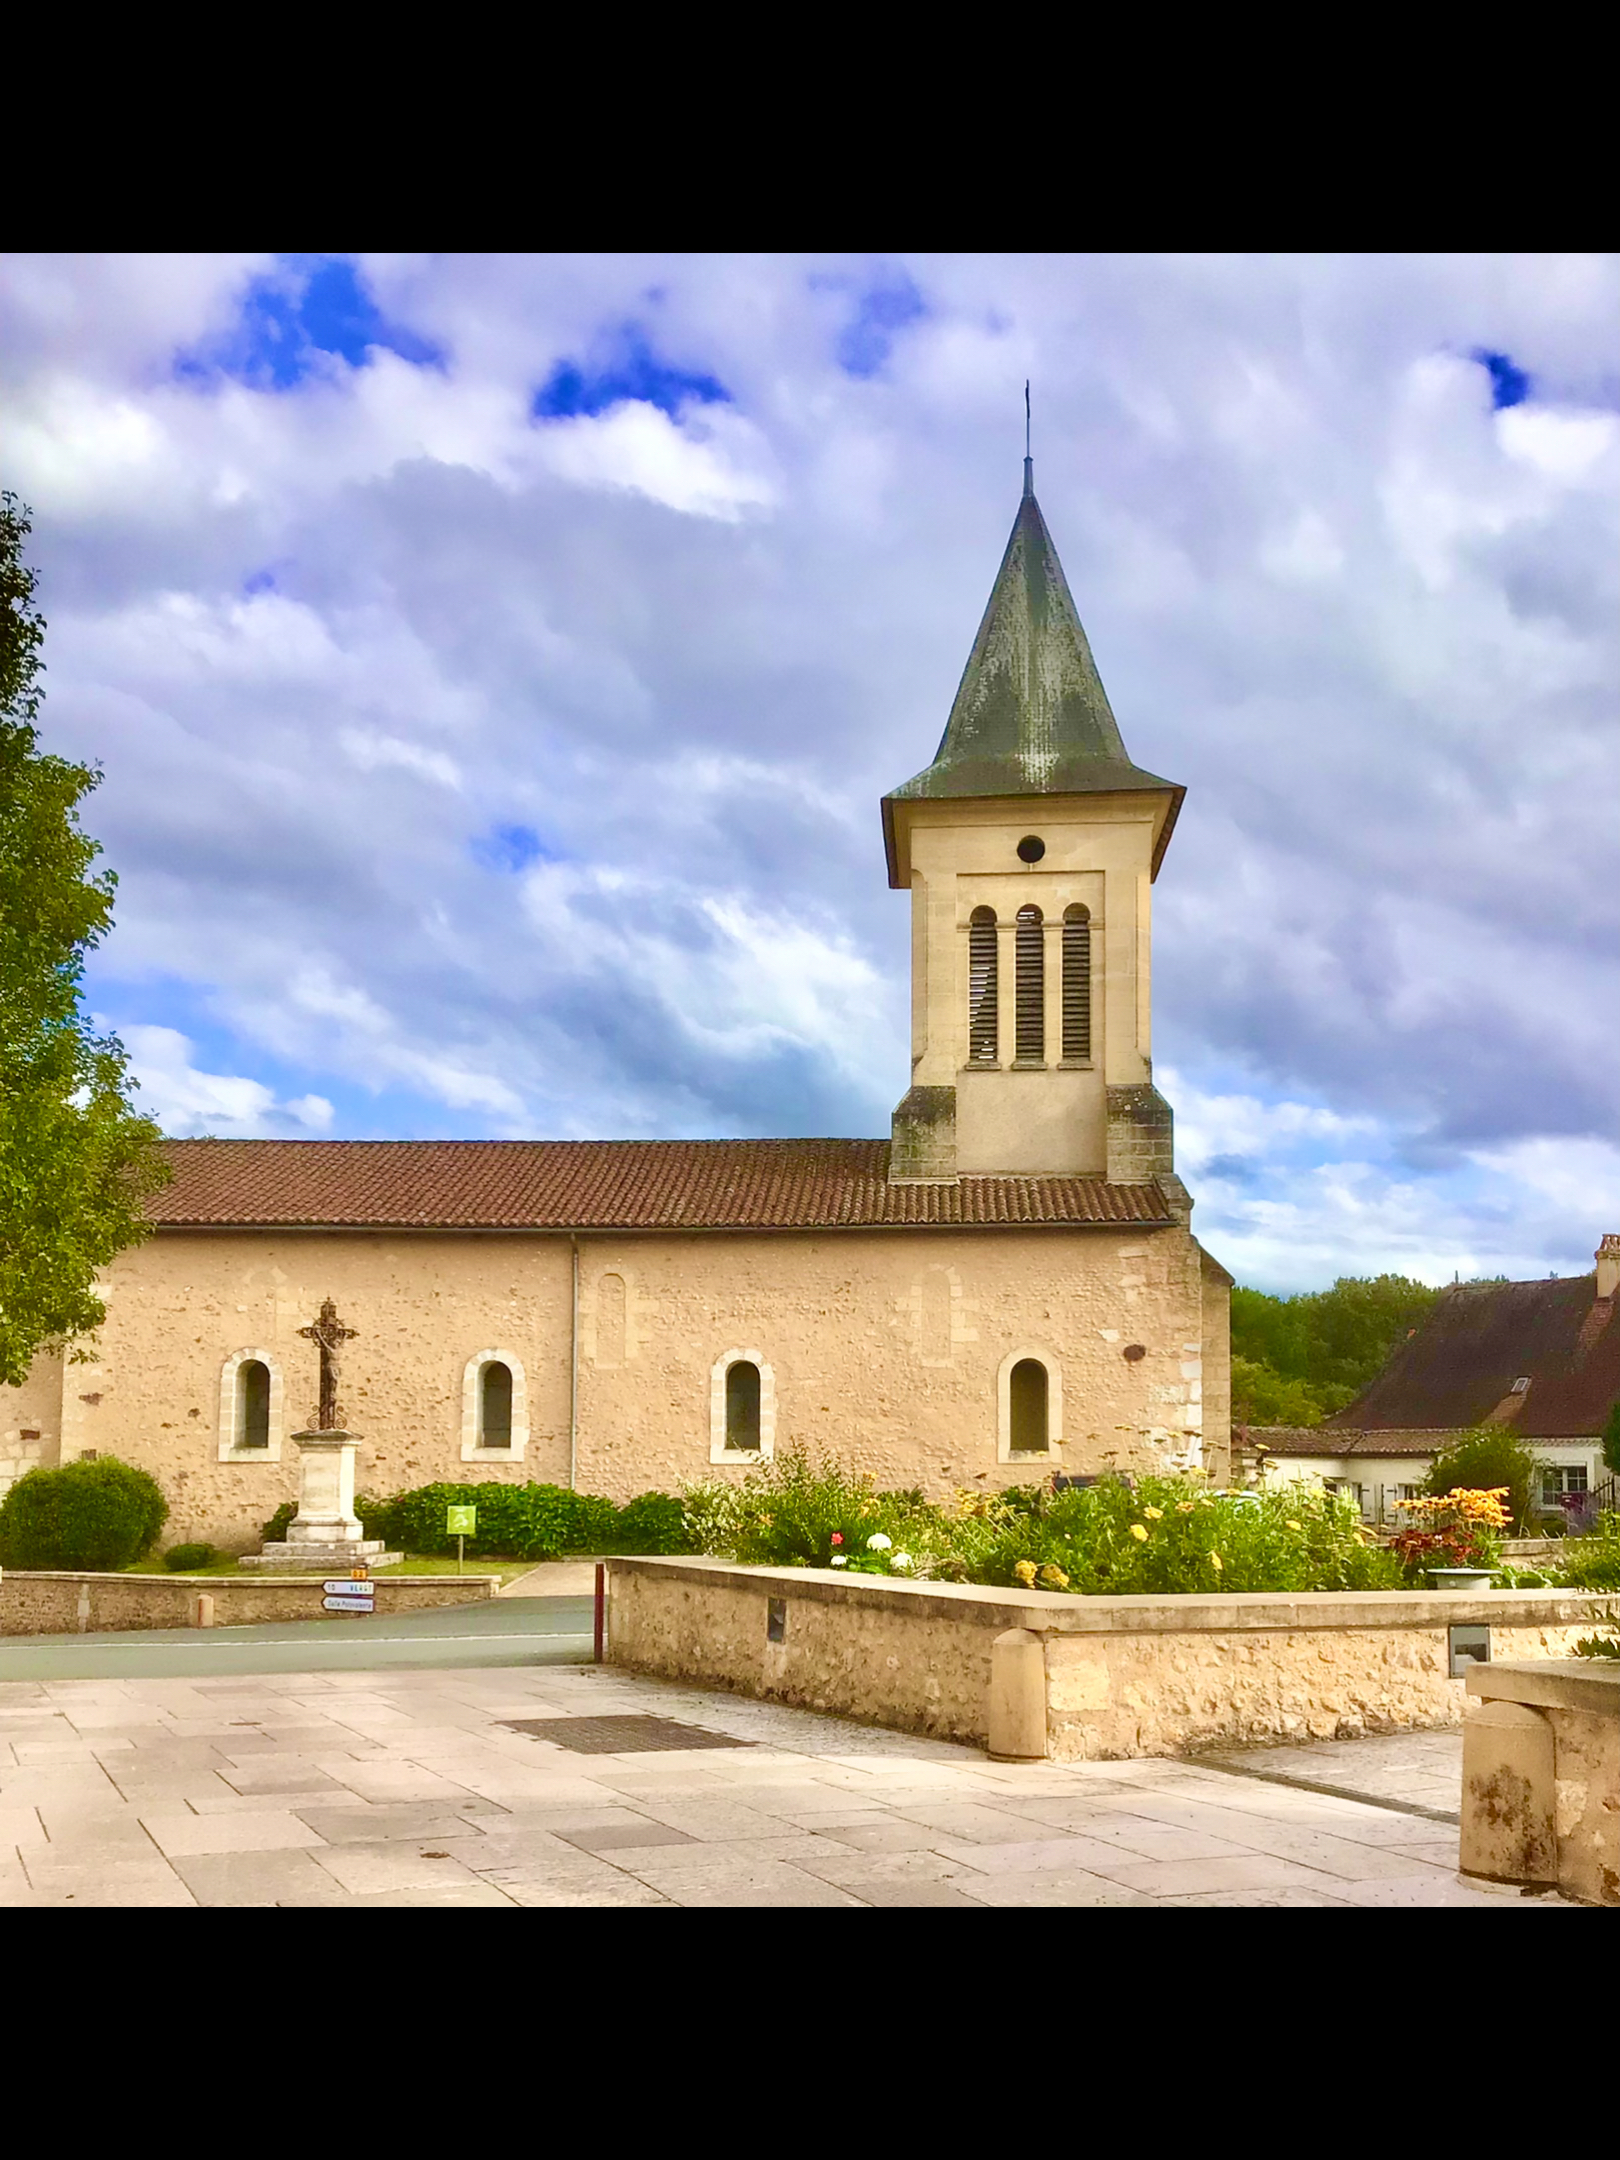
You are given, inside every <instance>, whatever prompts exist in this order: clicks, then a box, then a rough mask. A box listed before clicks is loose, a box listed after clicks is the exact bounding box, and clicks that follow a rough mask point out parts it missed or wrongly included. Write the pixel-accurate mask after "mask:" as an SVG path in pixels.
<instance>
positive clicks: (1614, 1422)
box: [1603, 1402, 1620, 1477]
mask: <svg viewBox="0 0 1620 2160" xmlns="http://www.w3.org/2000/svg"><path fill="white" fill-rule="evenodd" d="M1603 1463H1604V1467H1605V1469H1608V1470H1612V1471H1613V1472H1614V1473H1615V1475H1616V1476H1617V1477H1620V1402H1614V1403H1611V1404H1610V1406H1609V1418H1608V1423H1607V1424H1606V1425H1605V1426H1604V1428H1603Z"/></svg>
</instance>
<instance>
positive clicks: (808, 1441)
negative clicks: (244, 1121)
mask: <svg viewBox="0 0 1620 2160" xmlns="http://www.w3.org/2000/svg"><path fill="white" fill-rule="evenodd" d="M1182 794H1183V790H1182V789H1181V788H1180V787H1178V786H1176V785H1174V784H1173V783H1172V782H1170V781H1168V780H1161V779H1160V778H1158V777H1157V776H1156V775H1155V774H1153V773H1151V772H1146V771H1144V770H1143V769H1142V768H1141V767H1140V766H1137V765H1135V764H1133V763H1132V762H1131V759H1130V758H1129V756H1128V755H1127V753H1126V750H1125V746H1124V743H1123V741H1122V740H1121V737H1120V732H1119V728H1118V726H1117V724H1116V723H1115V720H1114V715H1113V713H1112V711H1111V710H1110V708H1109V704H1108V699H1107V697H1106V695H1105V693H1104V690H1103V686H1102V683H1101V681H1100V680H1099V678H1098V675H1097V670H1096V666H1095V664H1094V662H1093V660H1092V656H1091V650H1090V647H1089V646H1088V644H1087V642H1086V636H1085V632H1084V631H1083V630H1082V628H1081V626H1080V621H1079V617H1078V615H1077V614H1076V612H1075V606H1074V602H1073V600H1072V599H1071V597H1070V594H1069V588H1068V585H1067V582H1066V581H1065V579H1064V575H1063V570H1062V567H1061V565H1060V564H1059V562H1058V558H1057V553H1056V550H1055V549H1054V547H1053V545H1052V539H1051V535H1050V534H1049V533H1048V531H1047V528H1046V523H1045V520H1044V519H1043V518H1042V516H1041V512H1040V509H1039V506H1038V505H1037V503H1036V500H1035V495H1034V491H1033V486H1032V480H1031V469H1030V466H1029V463H1028V461H1027V460H1026V462H1025V469H1024V495H1023V500H1022V501H1021V503H1020V504H1019V507H1018V514H1017V516H1016V518H1015V519H1014V522H1013V528H1012V535H1011V537H1010V539H1009V540H1008V543H1007V549H1006V553H1005V555H1004V556H1003V558H1002V563H1001V568H1000V571H999V573H998V575H997V578H996V582H995V587H994V590H993V591H992V593H991V595H990V603H989V606H988V607H987V608H986V610H985V614H984V619H983V621H982V622H981V624H980V626H979V633H978V636H977V638H976V640H975V641H974V645H973V650H972V652H971V654H970V656H969V658H968V663H967V668H966V671H965V672H964V674H963V677H962V682H961V687H960V688H959V689H958V691H957V694H956V701H955V703H954V705H953V706H952V708H951V713H950V718H949V721H948V723H947V725H946V728H945V733H944V736H943V739H942V740H941V742H940V745H939V749H938V752H937V754H936V755H935V758H934V761H933V763H932V764H931V765H929V766H928V767H927V769H926V770H925V771H923V772H921V773H919V774H918V775H917V776H916V778H915V779H912V780H908V781H907V782H906V783H905V784H904V785H903V786H900V787H897V788H895V789H894V791H893V792H892V793H891V794H889V795H887V796H886V797H885V798H884V800H883V806H882V807H883V838H884V847H885V851H886V855H887V861H888V875H889V883H890V885H891V886H892V887H893V888H894V889H895V890H896V891H898V892H904V893H908V894H909V895H910V900H911V925H912V939H911V955H912V958H911V1013H912V1058H911V1066H912V1069H911V1084H910V1087H909V1088H908V1089H907V1091H906V1093H905V1095H904V1098H903V1099H902V1101H901V1102H900V1104H899V1106H898V1108H897V1109H896V1110H895V1113H894V1119H893V1128H892V1134H891V1137H890V1138H889V1139H887V1140H877V1139H874V1140H814V1139H810V1140H652V1141H644V1140H600V1141H595V1140H591V1141H547V1140H542V1141H507V1140H453V1141H408V1140H392V1141H373V1140H180V1141H173V1142H170V1143H168V1153H169V1156H170V1159H171V1161H172V1163H173V1166H174V1179H173V1182H172V1184H170V1185H169V1186H168V1188H167V1189H166V1190H165V1191H164V1192H163V1193H161V1194H160V1195H159V1196H158V1197H157V1199H156V1201H155V1202H154V1203H153V1210H152V1212H153V1217H154V1222H155V1235H154V1236H153V1237H152V1238H151V1239H150V1240H148V1241H147V1242H146V1243H145V1244H143V1245H141V1246H139V1247H136V1248H135V1249H133V1250H131V1251H129V1252H127V1253H125V1254H123V1255H122V1256H121V1257H120V1258H119V1259H118V1260H117V1261H116V1262H115V1263H114V1264H113V1265H112V1266H111V1267H110V1268H109V1269H108V1270H107V1271H106V1276H105V1280H104V1282H103V1284H102V1286H101V1287H102V1292H103V1295H104V1296H105V1298H106V1303H107V1317H106V1321H105V1323H104V1325H103V1326H102V1328H101V1330H100V1332H99V1335H98V1336H97V1337H96V1339H95V1341H94V1342H93V1343H92V1344H90V1345H88V1346H87V1347H88V1348H89V1349H90V1351H91V1354H92V1361H91V1362H88V1363H75V1362H73V1361H72V1360H71V1359H68V1360H64V1359H61V1358H41V1359H40V1360H39V1361H38V1362H37V1364H36V1366H35V1368H34V1370H33V1372H32V1373H31V1374H30V1376H29V1378H28V1380H27V1381H26V1383H25V1384H24V1385H23V1386H22V1387H20V1388H15V1389H0V1485H3V1484H4V1483H5V1482H8V1481H9V1479H10V1478H12V1477H15V1476H16V1475H17V1474H18V1473H19V1472H20V1471H21V1470H23V1469H25V1468H27V1467H28V1466H30V1465H31V1464H32V1463H36V1462H42V1463H56V1462H70V1461H74V1460H76V1459H79V1458H82V1457H85V1456H89V1455H97V1454H110V1455H116V1456H119V1457H121V1458H122V1459H123V1460H125V1461H127V1462H133V1463H139V1464H141V1465H143V1466H144V1467H145V1468H147V1469H149V1470H150V1471H151V1472H152V1473H153V1474H154V1475H155V1476H156V1477H157V1479H158V1480H159V1482H160V1483H161V1484H162V1486H163V1487H164V1490H165V1491H166V1493H167V1494H168V1497H169V1502H170V1508H171V1515H170V1521H169V1526H168V1536H169V1537H170V1538H171V1539H175V1538H194V1537H202V1538H209V1539H211V1540H213V1541H214V1542H216V1543H218V1544H221V1545H225V1546H228V1547H233V1548H239V1549H244V1548H248V1547H252V1546H256V1544H257V1542H258V1532H259V1526H260V1525H261V1524H262V1523H263V1522H264V1521H265V1519H266V1518H267V1517H268V1516H269V1515H270V1514H271V1513H272V1512H273V1510H274V1509H275V1508H276V1507H277V1505H278V1504H279V1503H280V1502H281V1501H282V1500H284V1499H291V1498H294V1497H295V1496H296V1493H297V1483H298V1450H297V1448H296V1447H295V1446H294V1445H293V1444H292V1435H293V1434H294V1433H295V1432H297V1431H299V1430H300V1429H301V1428H302V1427H304V1426H305V1425H306V1424H308V1423H309V1422H310V1421H311V1417H312V1412H313V1409H314V1402H315V1390H316V1360H315V1352H314V1350H313V1348H312V1346H311V1344H310V1342H309V1340H308V1339H307V1338H306V1337H304V1336H302V1335H301V1334H300V1330H301V1329H305V1328H307V1327H308V1326H309V1324H310V1323H311V1322H312V1321H313V1320H314V1318H315V1316H316V1313H317V1311H318V1309H319V1308H320V1306H321V1304H322V1301H323V1300H324V1299H327V1298H331V1299H333V1300H334V1301H335V1303H336V1306H337V1309H338V1312H339V1314H340V1315H341V1318H342V1320H343V1321H344V1322H345V1323H347V1325H348V1326H349V1327H351V1328H352V1329H353V1330H354V1331H355V1332H354V1337H353V1340H352V1341H350V1342H349V1343H348V1344H347V1347H346V1350H345V1354H344V1360H343V1397H344V1400H343V1404H342V1409H343V1412H344V1422H345V1423H346V1424H347V1425H348V1426H349V1427H350V1428H351V1429H352V1430H353V1431H354V1432H356V1433H357V1434H358V1435H359V1436H360V1460H359V1476H360V1484H361V1486H362V1489H364V1490H366V1491H370V1492H374V1493H387V1492H393V1491H398V1490H400V1489H401V1488H403V1487H407V1486H413V1485H420V1484H425V1483H427V1482H429V1481H430V1480H436V1479H455V1480H473V1481H476V1480H479V1479H508V1480H520V1481H521V1480H530V1479H533V1480H542V1481H549V1482H554V1483H558V1484H574V1485H577V1486H578V1487H580V1488H581V1489H582V1490H586V1491H590V1492H599V1493H606V1494H609V1495H611V1496H613V1497H614V1498H616V1499H621V1500H622V1499H626V1498H628V1497H629V1496H631V1495H632V1494H634V1493H638V1492H643V1491H646V1490H648V1489H650V1488H654V1487H658V1488H662V1489H664V1490H666V1491H667V1490H674V1489H677V1488H679V1487H680V1486H681V1485H682V1484H684V1483H687V1482H689V1481H691V1480H693V1479H696V1478H700V1477H741V1476H743V1475H744V1474H745V1473H746V1472H747V1470H748V1469H749V1468H750V1467H751V1466H753V1465H755V1464H757V1463H760V1462H761V1461H764V1460H766V1459H768V1458H769V1457H770V1456H771V1455H772V1454H773V1453H775V1452H778V1451H781V1450H783V1449H786V1448H788V1447H793V1446H800V1445H803V1446H805V1447H807V1448H808V1449H810V1450H811V1452H812V1453H819V1452H830V1453H836V1454H837V1455H839V1456H841V1457H843V1458H845V1459H846V1460H848V1461H849V1462H850V1463H852V1464H854V1465H857V1466H859V1467H860V1468H863V1469H866V1470H870V1471H871V1472H873V1473H874V1474H875V1475H876V1477H877V1478H878V1480H879V1482H880V1483H881V1484H883V1485H887V1486H921V1487H923V1488H924V1489H925V1490H927V1491H929V1492H930V1493H932V1494H935V1495H939V1494H943V1493H947V1492H949V1491H950V1490H951V1489H952V1488H954V1487H958V1486H973V1487H975V1488H977V1489H979V1490H984V1489H987V1488H993V1487H995V1486H997V1485H1001V1484H1007V1483H1028V1482H1031V1481H1032V1480H1034V1479H1036V1478H1039V1477H1042V1476H1045V1475H1047V1474H1049V1473H1052V1472H1056V1473H1058V1474H1061V1475H1064V1476H1089V1475H1095V1474H1097V1473H1098V1472H1101V1471H1105V1470H1109V1469H1120V1470H1126V1471H1138V1472H1140V1471H1149V1470H1168V1469H1172V1468H1183V1467H1190V1466H1202V1467H1204V1468H1206V1469H1207V1470H1209V1471H1210V1472H1212V1473H1213V1474H1214V1476H1215V1477H1217V1478H1220V1479H1224V1478H1225V1477H1226V1475H1227V1472H1228V1462H1229V1454H1228V1373H1229V1367H1228V1342H1227V1306H1228V1293H1229V1290H1230V1286H1231V1278H1230V1277H1229V1276H1228V1275H1227V1273H1226V1272H1225V1270H1224V1269H1223V1268H1222V1267H1221V1266H1220V1265H1219V1264H1218V1263H1217V1262H1216V1261H1214V1260H1212V1259H1211V1258H1210V1256H1209V1255H1208V1254H1207V1253H1205V1252H1204V1250H1203V1248H1202V1247H1201V1246H1200V1245H1199V1243H1198V1240H1197V1239H1196V1238H1195V1237H1194V1236H1193V1234H1192V1231H1191V1227H1190V1222H1191V1214H1192V1203H1191V1201H1190V1199H1189V1198H1188V1195H1187V1192H1186V1188H1185V1187H1184V1186H1183V1185H1182V1183H1181V1180H1180V1179H1179V1178H1178V1177H1177V1176H1176V1174H1175V1167H1174V1159H1173V1151H1172V1126H1171V1114H1170V1109H1169V1105H1168V1104H1167V1103H1166V1102H1165V1101H1164V1099H1163V1097H1162V1096H1161V1095H1160V1094H1159V1093H1158V1091H1157V1089H1156V1088H1155V1087H1154V1085H1153V1068H1152V1059H1151V1019H1152V998H1151V980H1152V978H1151V948H1152V916H1151V898H1152V889H1153V882H1154V880H1155V878H1156V877H1157V876H1158V873H1159V867H1160V864H1161V863H1162V862H1163V860H1164V854H1165V850H1166V848H1167V847H1168V845H1169V842H1170V837H1171V833H1172V831H1173V829H1174V826H1175V822H1176V816H1177V813H1178V812H1179V810H1180V808H1181V800H1182Z"/></svg>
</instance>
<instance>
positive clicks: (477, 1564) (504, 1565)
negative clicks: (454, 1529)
mask: <svg viewBox="0 0 1620 2160" xmlns="http://www.w3.org/2000/svg"><path fill="white" fill-rule="evenodd" d="M534 1564H535V1563H534V1562H533V1561H532V1560H510V1559H499V1560H483V1559H479V1560H473V1559H469V1560H468V1562H467V1566H466V1571H465V1572H466V1573H467V1574H468V1575H469V1576H472V1575H498V1576H499V1577H500V1578H501V1581H502V1582H503V1583H509V1582H513V1581H515V1580H516V1579H517V1577H518V1576H519V1575H527V1574H528V1572H529V1570H530V1568H532V1567H533V1566H534ZM119 1572H120V1573H122V1574H125V1575H162V1574H165V1573H166V1572H167V1571H166V1570H165V1568H164V1565H163V1561H162V1557H161V1555H155V1556H154V1555H149V1556H148V1557H147V1558H146V1559H144V1560H136V1561H133V1562H132V1563H131V1564H130V1565H129V1566H128V1567H126V1568H123V1569H121V1570H120V1571H119ZM347 1572H348V1570H347V1569H345V1568H341V1567H337V1568H334V1569H333V1570H332V1575H333V1577H334V1579H335V1578H336V1577H337V1576H339V1575H343V1574H346V1573H347ZM455 1572H456V1562H455V1556H454V1554H451V1555H450V1556H449V1557H448V1558H447V1557H446V1556H445V1555H444V1554H443V1553H407V1554H406V1555H405V1557H404V1559H403V1560H401V1561H400V1562H399V1563H398V1565H397V1566H394V1567H385V1568H373V1569H372V1570H371V1573H372V1574H373V1576H374V1577H376V1578H377V1579H379V1580H385V1579H386V1578H387V1577H389V1576H391V1575H454V1573H455ZM281 1575H282V1571H281V1570H280V1569H279V1568H245V1567H243V1565H242V1564H241V1562H240V1560H236V1559H231V1558H226V1559H222V1560H216V1561H214V1562H213V1563H212V1564H211V1565H210V1566H208V1567H203V1568H186V1569H185V1570H184V1571H183V1572H182V1574H181V1575H180V1576H179V1577H178V1578H177V1579H178V1580H181V1581H184V1582H190V1581H191V1580H192V1579H193V1578H194V1577H195V1578H196V1579H197V1580H199V1581H200V1580H202V1579H203V1578H205V1577H214V1576H221V1577H225V1576H229V1577H234V1578H236V1579H237V1580H239V1581H243V1582H246V1581H253V1582H275V1581H276V1580H277V1579H278V1578H280V1577H281Z"/></svg>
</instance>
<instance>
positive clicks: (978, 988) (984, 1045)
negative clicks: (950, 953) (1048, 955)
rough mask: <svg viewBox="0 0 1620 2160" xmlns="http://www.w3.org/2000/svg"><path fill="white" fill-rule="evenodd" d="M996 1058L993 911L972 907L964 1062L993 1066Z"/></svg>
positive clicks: (994, 924)
mask: <svg viewBox="0 0 1620 2160" xmlns="http://www.w3.org/2000/svg"><path fill="white" fill-rule="evenodd" d="M996 1056H997V1041H996V911H995V909H994V908H987V907H976V908H975V909H974V910H973V913H972V915H971V916H970V917H969V919H968V1063H969V1064H970V1065H994V1063H995V1062H996Z"/></svg>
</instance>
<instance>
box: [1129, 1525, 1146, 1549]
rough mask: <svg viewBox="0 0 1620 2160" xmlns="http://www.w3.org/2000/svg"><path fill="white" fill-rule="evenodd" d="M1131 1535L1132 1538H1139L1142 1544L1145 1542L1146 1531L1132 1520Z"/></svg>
mask: <svg viewBox="0 0 1620 2160" xmlns="http://www.w3.org/2000/svg"><path fill="white" fill-rule="evenodd" d="M1131 1536H1132V1537H1133V1538H1140V1539H1141V1540H1142V1542H1143V1544H1144V1545H1145V1544H1146V1543H1147V1532H1146V1531H1145V1530H1144V1529H1143V1528H1142V1525H1141V1524H1140V1523H1139V1522H1133V1523H1132V1524H1131Z"/></svg>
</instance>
